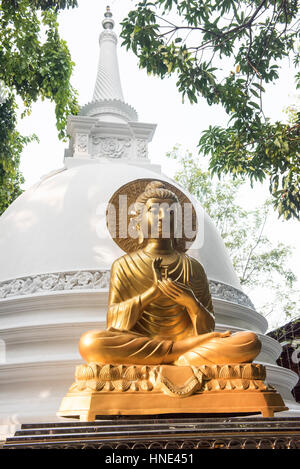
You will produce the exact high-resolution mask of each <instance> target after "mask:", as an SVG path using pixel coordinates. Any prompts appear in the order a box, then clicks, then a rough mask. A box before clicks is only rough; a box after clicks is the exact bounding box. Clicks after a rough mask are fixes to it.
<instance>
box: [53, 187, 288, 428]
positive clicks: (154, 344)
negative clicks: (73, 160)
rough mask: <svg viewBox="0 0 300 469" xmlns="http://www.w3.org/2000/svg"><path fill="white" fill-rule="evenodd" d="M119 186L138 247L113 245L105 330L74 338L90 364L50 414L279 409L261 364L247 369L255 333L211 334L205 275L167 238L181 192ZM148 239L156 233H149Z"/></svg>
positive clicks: (257, 346) (174, 230)
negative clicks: (117, 250)
mask: <svg viewBox="0 0 300 469" xmlns="http://www.w3.org/2000/svg"><path fill="white" fill-rule="evenodd" d="M141 181H142V182H141ZM124 188H125V189H124ZM141 188H142V192H141V193H138V189H139V190H140V189H141ZM121 189H122V191H121V192H122V195H124V191H125V193H126V190H127V191H128V193H129V194H131V195H130V197H131V201H132V198H133V195H132V194H134V201H135V204H134V211H135V213H134V217H133V218H134V220H135V228H136V230H137V238H136V239H137V240H138V241H135V245H137V244H136V243H137V242H138V243H139V245H140V246H141V247H140V248H138V249H136V250H132V246H134V244H130V243H129V244H130V246H129V244H126V243H125V244H122V242H121V241H120V240H116V238H115V240H116V242H118V244H119V245H120V246H122V247H123V248H124V249H125V248H128V246H129V247H130V249H129V248H128V249H127V251H128V253H127V254H125V255H124V256H122V257H121V258H119V259H117V260H116V261H115V262H114V264H113V266H112V269H111V279H110V292H109V302H108V312H107V329H106V330H104V331H103V330H92V331H88V332H86V333H85V334H83V336H82V337H81V339H80V342H79V350H80V353H81V356H82V357H83V359H84V360H85V361H86V362H87V363H88V364H87V365H82V366H80V367H77V370H76V376H75V378H76V381H75V383H74V384H73V385H72V386H71V388H70V390H69V393H68V394H67V396H66V397H65V398H64V400H63V402H62V404H61V407H60V410H59V412H58V415H60V416H66V417H67V416H80V418H81V419H82V420H85V419H87V420H91V419H94V418H95V416H96V415H101V414H103V415H112V414H127V415H128V414H158V413H174V412H199V413H228V412H231V413H235V412H253V411H261V412H262V413H263V415H264V416H268V415H269V416H272V415H273V413H274V411H280V410H285V407H284V404H283V402H282V399H281V397H280V395H279V394H278V393H276V391H275V390H274V389H273V388H270V387H269V386H268V385H266V384H265V383H264V379H265V369H264V367H263V366H261V365H258V364H252V363H251V362H252V361H253V359H254V358H255V357H256V356H257V355H258V353H259V352H260V349H261V343H260V341H259V340H258V338H257V335H256V334H255V333H253V332H247V331H245V332H238V333H235V334H231V333H230V332H229V331H227V332H225V333H220V332H216V331H214V328H215V321H214V311H213V305H212V299H211V295H210V291H209V285H208V280H207V277H206V274H205V271H204V269H203V267H202V265H201V264H200V263H199V262H198V261H197V260H196V259H193V258H192V257H189V256H188V255H187V254H185V253H184V250H185V249H184V248H183V245H182V243H181V244H179V243H178V239H176V238H175V234H176V233H177V232H178V227H177V226H176V217H175V212H174V211H172V204H174V203H178V202H179V203H182V201H183V200H185V199H184V197H185V196H184V194H182V195H180V191H179V190H178V189H177V188H174V190H172V186H171V185H170V184H169V183H163V182H161V181H152V182H150V183H149V180H145V181H144V180H138V181H134V182H132V183H130V184H127V185H126V186H123V188H121ZM175 189H176V190H175ZM118 194H119V192H118ZM111 200H114V201H115V200H116V197H115V195H114V196H113V197H112V199H111ZM165 220H167V221H168V223H169V232H168V234H167V235H166V234H165V231H164V221H165ZM127 222H128V219H127ZM153 232H155V233H156V235H157V236H153V235H150V236H149V233H152V234H153ZM181 241H182V240H181ZM184 241H186V239H185V240H184ZM178 246H180V249H179V248H178Z"/></svg>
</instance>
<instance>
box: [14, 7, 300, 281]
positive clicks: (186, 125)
mask: <svg viewBox="0 0 300 469" xmlns="http://www.w3.org/2000/svg"><path fill="white" fill-rule="evenodd" d="M134 3H135V2H134V1H131V0H111V1H107V0H106V1H103V0H79V8H77V9H74V10H67V11H65V12H62V13H61V14H60V20H59V23H60V32H61V36H62V38H63V39H65V40H66V41H67V44H68V46H69V49H70V52H71V55H72V58H73V61H74V62H75V64H76V66H75V70H74V73H73V77H72V84H73V86H74V87H75V89H77V90H78V92H79V103H80V104H81V105H84V104H86V103H87V102H89V101H90V100H91V99H92V94H93V88H94V84H95V79H96V71H97V63H98V54H99V44H98V37H99V33H100V31H101V30H102V26H101V22H102V19H103V14H104V11H105V7H106V5H107V4H109V5H110V6H111V10H112V13H113V17H114V20H115V23H116V25H115V31H116V33H117V34H118V33H119V32H120V26H119V22H120V21H122V19H123V18H124V17H125V16H126V15H127V12H128V11H129V10H130V8H131V7H132V6H133V5H134ZM120 42H121V41H119V45H118V57H119V67H120V75H121V82H122V87H123V94H124V99H125V101H126V102H127V103H128V104H130V105H132V106H133V107H134V108H135V109H136V110H137V112H138V115H139V121H140V122H149V123H157V124H158V126H157V130H156V133H155V135H154V138H153V142H152V143H151V144H150V146H149V150H150V157H151V160H152V162H153V163H160V164H161V165H162V168H163V172H165V173H167V174H168V175H172V174H173V173H174V170H175V168H176V166H175V164H174V162H172V161H170V160H169V159H167V158H165V154H166V152H167V151H170V150H171V149H172V148H173V146H174V145H175V144H181V145H182V147H183V148H184V149H189V150H191V151H193V152H194V153H195V154H196V153H197V150H196V146H197V142H198V140H199V137H200V133H201V131H202V130H204V129H205V128H207V127H208V125H210V124H211V125H224V124H226V122H227V119H228V118H227V116H226V114H225V112H224V111H223V110H222V108H221V107H217V106H213V107H210V106H208V105H207V103H206V101H205V100H204V99H199V103H198V104H196V105H195V104H194V105H191V104H189V103H188V102H187V101H186V103H185V104H182V100H181V95H180V94H179V93H178V91H177V89H176V85H175V83H176V79H175V78H174V77H172V78H170V79H165V80H160V79H159V78H155V77H152V76H148V75H147V73H146V72H145V71H144V70H139V68H138V65H137V59H136V57H135V56H134V55H133V54H132V53H131V52H129V51H126V49H125V48H124V47H122V48H121V47H120ZM227 65H228V64H227ZM282 75H283V77H282V78H281V79H280V81H279V82H277V83H276V85H272V86H270V87H269V89H268V92H267V96H266V97H265V98H264V103H265V109H266V115H267V116H269V117H272V118H273V119H274V120H278V119H280V120H282V119H284V118H285V117H286V116H285V114H283V112H282V111H283V109H284V108H285V107H286V106H287V105H288V104H292V103H295V102H296V92H295V86H294V77H293V76H294V70H293V68H292V67H290V66H289V64H288V62H286V63H285V65H284V73H282ZM19 129H20V131H21V132H22V133H23V134H27V135H28V134H31V133H33V132H35V133H36V134H37V135H38V137H39V139H40V143H39V144H37V143H32V144H30V145H28V146H27V148H26V149H25V151H24V153H23V155H22V159H21V171H22V172H23V175H24V177H25V180H26V182H25V188H27V187H29V186H31V185H32V184H33V183H35V182H36V181H37V180H38V179H39V178H40V177H41V176H42V175H44V174H46V173H47V172H49V171H52V170H54V169H56V168H58V167H61V166H62V165H63V156H64V149H65V148H66V147H67V143H63V142H60V141H58V137H57V131H56V128H55V115H54V106H53V105H52V104H50V103H48V102H43V103H42V102H39V103H36V104H35V105H34V106H33V112H32V114H31V116H30V117H27V118H25V119H23V121H22V122H21V123H20V125H19ZM204 164H207V158H205V159H204ZM268 195H269V193H268V189H267V185H265V186H263V185H260V184H256V186H255V189H254V190H251V189H250V188H249V190H248V191H244V193H243V195H242V202H243V204H244V205H246V206H247V208H250V207H254V205H257V204H259V203H261V202H262V201H263V200H264V198H266V197H267V196H268ZM270 221H271V223H269V226H268V228H267V233H268V234H269V236H270V239H272V240H282V241H285V242H286V243H288V244H291V245H293V246H295V247H296V246H297V249H296V250H295V253H294V256H293V258H292V259H291V267H292V268H293V270H294V271H295V273H296V274H297V275H298V277H300V265H299V264H300V262H299V259H300V247H299V241H298V240H299V238H300V224H299V223H298V222H296V221H288V222H286V221H278V220H277V216H276V214H274V216H272V217H271V220H270Z"/></svg>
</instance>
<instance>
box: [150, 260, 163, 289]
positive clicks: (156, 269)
mask: <svg viewBox="0 0 300 469" xmlns="http://www.w3.org/2000/svg"><path fill="white" fill-rule="evenodd" d="M161 263H162V257H156V258H155V259H154V261H153V263H152V271H153V278H154V285H156V286H157V285H158V282H159V281H160V280H161V278H162V275H161Z"/></svg>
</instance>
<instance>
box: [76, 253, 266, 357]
mask: <svg viewBox="0 0 300 469" xmlns="http://www.w3.org/2000/svg"><path fill="white" fill-rule="evenodd" d="M174 254H175V255H172V257H169V258H168V257H167V256H164V257H163V262H162V265H163V266H164V264H165V265H167V267H166V269H167V270H166V274H165V275H166V276H167V277H168V278H171V279H172V280H175V281H177V282H180V283H182V284H184V285H186V286H187V287H189V288H191V289H192V290H193V292H194V295H195V297H196V298H197V299H198V301H199V302H200V303H201V304H202V305H203V306H204V307H205V308H206V309H207V310H208V311H209V312H210V313H211V315H212V320H211V322H210V324H211V326H212V327H211V328H210V329H208V328H207V325H206V326H205V322H203V326H201V317H200V318H199V321H198V322H197V324H198V326H197V331H195V328H194V326H193V324H192V321H191V318H190V316H189V314H188V312H187V310H186V308H185V307H184V306H181V305H178V304H176V303H175V302H174V301H173V300H172V299H170V298H169V297H167V296H165V295H161V296H160V297H159V298H158V299H157V300H155V301H153V302H151V303H150V304H148V306H147V307H145V308H144V309H143V310H142V307H141V294H142V293H144V292H145V291H147V290H148V289H150V288H151V287H152V286H153V270H152V263H153V260H154V256H153V255H151V254H150V253H147V252H145V251H143V250H139V251H136V252H134V253H132V254H126V255H124V256H123V257H121V258H119V259H118V260H117V261H115V262H114V264H113V266H112V270H111V280H110V293H109V308H108V313H107V329H106V330H105V331H97V330H94V331H89V332H87V333H85V334H84V335H83V336H82V337H81V339H80V343H79V350H80V353H81V355H82V357H83V358H84V359H85V360H86V361H87V362H99V363H111V364H149V365H156V364H162V363H174V361H172V360H170V359H169V358H168V357H169V355H170V354H171V352H172V348H173V344H174V343H175V342H177V341H181V340H183V339H186V338H188V337H191V336H195V335H202V334H206V335H205V336H203V337H204V341H203V343H201V345H200V346H197V347H196V348H194V349H192V350H189V351H187V352H186V353H184V354H183V355H182V356H180V357H178V359H177V360H176V362H175V364H178V365H187V364H193V365H200V364H212V363H219V364H222V363H243V362H249V361H252V360H253V359H254V358H255V356H256V355H257V354H258V353H259V351H260V347H261V344H260V342H259V340H258V338H257V336H256V335H255V334H254V333H252V332H239V333H236V334H233V335H231V336H229V337H224V338H221V337H212V336H213V335H214V334H209V332H212V331H213V329H214V320H213V306H212V299H211V295H210V292H209V285H208V281H207V277H206V274H205V272H204V269H203V267H202V266H201V264H200V263H199V262H198V261H196V260H195V259H193V258H191V257H189V256H187V255H185V254H182V253H174ZM201 314H203V313H202V312H201V311H200V310H199V315H201ZM206 324H207V323H206ZM206 336H207V339H206Z"/></svg>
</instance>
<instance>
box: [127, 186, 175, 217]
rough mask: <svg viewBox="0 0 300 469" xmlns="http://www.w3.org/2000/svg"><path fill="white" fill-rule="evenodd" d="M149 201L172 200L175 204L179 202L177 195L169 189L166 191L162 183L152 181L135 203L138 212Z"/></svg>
mask: <svg viewBox="0 0 300 469" xmlns="http://www.w3.org/2000/svg"><path fill="white" fill-rule="evenodd" d="M148 199H170V200H173V201H174V202H179V201H178V197H177V195H176V194H174V192H172V191H170V190H169V189H166V188H165V184H164V183H163V182H162V181H151V182H150V183H149V184H147V186H146V187H145V190H144V192H143V193H142V194H140V195H139V196H138V198H137V199H136V201H135V207H136V209H137V211H139V208H140V207H141V205H143V204H145V203H146V202H147V200H148Z"/></svg>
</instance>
